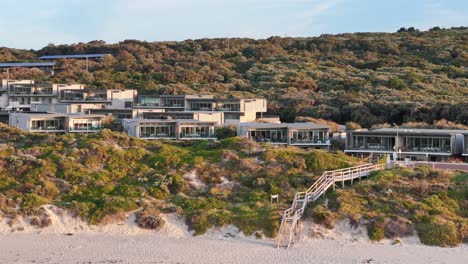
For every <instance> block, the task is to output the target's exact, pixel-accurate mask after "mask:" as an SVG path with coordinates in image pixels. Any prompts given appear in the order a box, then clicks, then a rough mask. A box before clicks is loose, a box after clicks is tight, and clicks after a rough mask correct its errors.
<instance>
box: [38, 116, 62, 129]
mask: <svg viewBox="0 0 468 264" xmlns="http://www.w3.org/2000/svg"><path fill="white" fill-rule="evenodd" d="M31 130H41V131H42V130H43V131H47V130H64V126H63V120H60V119H51V120H32V121H31Z"/></svg>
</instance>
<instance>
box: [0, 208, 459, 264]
mask: <svg viewBox="0 0 468 264" xmlns="http://www.w3.org/2000/svg"><path fill="white" fill-rule="evenodd" d="M47 208H48V209H47V210H48V213H50V214H51V216H52V225H51V226H49V227H47V228H43V229H37V228H34V227H31V226H28V225H27V219H26V220H25V221H21V222H20V223H19V224H17V226H15V227H14V229H15V228H18V227H21V226H22V225H23V228H24V230H23V231H14V232H11V228H10V227H9V226H8V225H7V224H6V223H5V221H0V263H32V262H35V263H468V247H467V246H466V245H463V246H460V247H457V248H439V247H428V246H424V245H421V244H420V243H419V242H418V241H417V239H414V237H413V238H410V239H404V240H402V241H403V243H401V244H398V245H391V243H390V241H384V242H383V243H378V244H373V243H370V242H368V239H367V238H366V237H365V229H362V228H358V229H357V230H354V231H351V230H350V228H349V227H348V225H347V223H346V222H342V223H339V224H338V225H337V228H336V229H335V230H333V231H329V230H325V229H320V228H317V227H316V226H314V225H312V224H311V223H310V222H305V223H304V227H303V232H302V235H301V237H300V238H299V241H298V242H297V243H296V244H295V245H294V246H293V247H292V248H291V249H288V250H286V249H277V248H276V247H275V246H274V241H272V240H270V239H260V240H258V239H254V238H252V237H246V236H244V235H242V234H239V233H238V232H237V228H235V227H233V226H227V227H224V228H222V229H221V230H209V231H208V232H207V234H205V235H203V236H198V237H193V236H192V232H188V231H187V228H186V226H185V224H184V223H183V221H182V219H180V218H179V217H178V216H177V215H174V214H171V215H166V216H164V217H165V220H166V225H165V226H164V227H163V228H162V230H160V231H151V230H143V229H140V228H138V227H136V226H135V224H134V223H133V217H134V214H130V215H129V218H128V219H127V220H125V221H124V222H122V223H115V224H110V225H106V226H91V227H90V226H87V225H86V224H85V223H83V222H82V221H79V220H76V219H74V218H71V217H70V216H69V215H68V214H67V213H65V212H63V211H62V210H60V209H57V208H55V207H53V206H47ZM311 228H312V229H314V230H315V232H316V233H320V234H321V237H323V238H311V237H310V236H309V234H310V233H311ZM20 229H21V228H20ZM363 232H364V234H363ZM66 233H73V235H71V236H69V235H66Z"/></svg>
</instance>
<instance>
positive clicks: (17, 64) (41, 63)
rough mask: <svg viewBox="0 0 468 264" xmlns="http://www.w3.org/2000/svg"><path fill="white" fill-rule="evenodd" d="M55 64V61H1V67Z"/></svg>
mask: <svg viewBox="0 0 468 264" xmlns="http://www.w3.org/2000/svg"><path fill="white" fill-rule="evenodd" d="M55 64H56V63H55V62H0V68H13V67H53V66H55Z"/></svg>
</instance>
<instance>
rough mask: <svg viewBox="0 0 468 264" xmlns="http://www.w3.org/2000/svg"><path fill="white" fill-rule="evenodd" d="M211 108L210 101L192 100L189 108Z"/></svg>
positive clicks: (209, 109)
mask: <svg viewBox="0 0 468 264" xmlns="http://www.w3.org/2000/svg"><path fill="white" fill-rule="evenodd" d="M212 108H213V103H211V102H192V103H191V109H192V110H207V111H211V110H212Z"/></svg>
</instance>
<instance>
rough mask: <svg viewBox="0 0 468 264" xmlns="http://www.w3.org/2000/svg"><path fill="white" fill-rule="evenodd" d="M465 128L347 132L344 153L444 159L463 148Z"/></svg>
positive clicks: (400, 157)
mask: <svg viewBox="0 0 468 264" xmlns="http://www.w3.org/2000/svg"><path fill="white" fill-rule="evenodd" d="M467 132H468V131H467V130H449V129H405V128H381V129H374V130H357V131H351V132H348V133H347V137H346V150H345V152H346V153H349V154H353V155H357V156H368V155H377V156H382V155H384V154H387V155H390V156H391V158H392V159H393V160H397V159H398V160H402V159H405V158H407V159H410V160H414V161H416V160H417V161H446V160H448V159H450V158H453V157H456V156H459V155H461V154H462V152H463V134H464V133H467Z"/></svg>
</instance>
